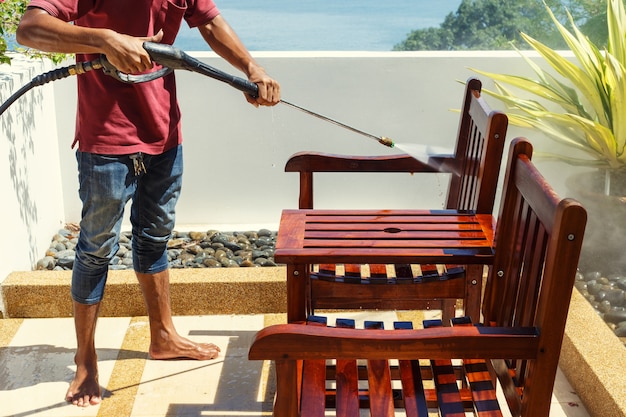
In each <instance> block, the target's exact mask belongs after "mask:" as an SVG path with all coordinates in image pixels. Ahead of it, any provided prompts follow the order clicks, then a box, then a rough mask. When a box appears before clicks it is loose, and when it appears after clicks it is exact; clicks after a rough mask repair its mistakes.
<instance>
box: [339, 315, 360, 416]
mask: <svg viewBox="0 0 626 417" xmlns="http://www.w3.org/2000/svg"><path fill="white" fill-rule="evenodd" d="M337 327H339V328H344V329H354V320H337ZM335 380H336V381H337V391H336V401H335V403H336V406H335V408H336V409H337V417H359V371H358V368H357V363H356V361H355V360H345V359H337V364H336V371H335Z"/></svg>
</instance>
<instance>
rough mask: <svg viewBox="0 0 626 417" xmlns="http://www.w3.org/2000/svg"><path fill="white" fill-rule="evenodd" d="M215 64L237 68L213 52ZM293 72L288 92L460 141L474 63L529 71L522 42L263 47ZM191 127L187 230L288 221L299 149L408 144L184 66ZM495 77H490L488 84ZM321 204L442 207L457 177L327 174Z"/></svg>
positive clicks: (353, 150) (184, 210)
mask: <svg viewBox="0 0 626 417" xmlns="http://www.w3.org/2000/svg"><path fill="white" fill-rule="evenodd" d="M194 55H195V56H196V57H198V58H200V59H201V60H202V61H203V62H205V63H207V64H209V65H212V66H214V67H217V68H220V69H222V70H225V71H227V72H230V73H233V74H237V73H236V71H234V70H233V69H232V68H230V67H229V66H228V64H226V63H225V62H224V61H223V60H221V59H220V58H219V57H217V56H216V55H214V54H212V53H196V54H194ZM255 57H256V58H257V59H258V61H259V62H260V63H261V64H262V65H263V66H264V67H265V68H266V70H267V71H268V73H269V74H271V75H272V76H274V77H275V78H276V79H278V80H279V81H280V82H281V86H282V94H283V98H284V99H285V100H287V101H290V102H292V103H294V104H297V105H300V106H302V107H305V108H308V109H310V110H313V111H316V112H318V113H321V114H324V115H326V116H329V117H332V118H334V119H337V120H339V121H341V122H343V123H346V124H349V125H352V126H354V127H356V128H358V129H360V130H363V131H366V132H369V133H373V134H374V135H376V136H380V135H383V136H388V137H391V138H393V139H394V140H395V141H396V142H397V143H426V144H436V145H440V146H446V147H452V146H453V145H454V138H455V134H456V129H457V122H458V114H457V113H455V112H454V111H453V109H458V108H459V107H460V105H461V98H462V94H463V89H464V86H463V85H462V84H461V83H460V82H459V81H465V80H466V79H467V78H468V77H470V76H472V75H476V74H475V73H473V72H472V71H470V70H469V69H468V67H475V68H480V69H484V70H488V71H501V72H519V71H520V68H521V67H523V66H524V65H525V64H524V63H523V61H522V59H521V58H520V57H519V56H518V55H517V54H516V53H513V52H497V53H496V52H460V53H448V52H414V53H395V52H387V53H346V52H338V53H333V52H328V53H323V52H315V53H302V52H301V53H297V52H290V53H256V54H255ZM177 78H178V85H179V94H178V95H179V100H180V104H181V108H182V112H183V126H184V135H185V164H186V166H185V169H186V174H185V175H186V176H185V183H184V189H183V195H182V197H181V200H180V203H179V206H178V222H177V225H178V227H179V228H189V227H193V226H190V225H198V224H202V225H208V226H215V227H219V228H222V230H226V229H230V230H240V229H246V228H249V227H260V226H266V227H270V228H275V227H277V224H278V221H279V218H280V212H281V210H282V209H283V208H294V207H296V205H297V193H298V190H297V187H298V185H297V184H298V182H297V181H298V180H297V174H293V173H284V172H283V169H284V165H285V162H286V161H287V159H288V158H289V156H290V155H292V154H293V153H295V152H298V151H304V150H311V151H319V152H327V153H347V154H354V155H376V154H390V153H397V152H400V151H399V150H391V149H389V148H387V147H384V146H382V145H380V144H379V143H377V142H376V141H375V140H373V139H369V138H366V137H363V136H360V135H357V134H354V133H352V132H349V131H347V130H344V129H341V128H339V127H337V126H335V125H332V124H329V123H326V122H323V121H321V120H319V119H317V118H314V117H312V116H310V115H306V114H304V113H302V112H299V111H297V110H295V109H292V108H290V107H288V106H286V105H284V104H279V105H278V106H276V107H274V108H259V109H255V108H254V107H252V106H250V105H249V104H248V103H247V102H245V100H244V99H243V96H242V94H241V93H239V92H238V91H236V90H234V89H233V88H231V87H230V86H227V85H225V84H222V83H220V82H218V81H215V80H212V79H209V78H206V77H203V76H201V75H198V74H194V73H190V72H184V71H178V72H177ZM74 83H75V80H74V79H67V80H63V81H59V82H57V83H56V84H55V87H56V90H55V91H56V99H57V108H58V116H57V123H58V125H59V132H60V141H59V143H60V155H61V159H62V164H61V165H62V170H63V184H64V201H65V203H66V206H65V207H66V211H65V213H66V219H67V220H68V221H77V220H78V218H79V214H80V203H79V201H78V197H77V196H76V194H77V193H76V188H77V185H76V174H75V160H74V154H73V152H72V151H70V149H69V145H70V143H71V141H72V134H73V128H74V113H73V112H74V107H73V105H71V103H73V102H74V101H75V99H74V96H75V90H74ZM485 84H487V85H488V83H485ZM316 185H317V191H318V192H319V194H317V202H316V206H318V207H323V208H324V207H381V205H384V206H387V207H390V208H391V207H394V208H402V207H420V206H423V207H432V206H433V204H441V201H442V199H443V198H444V197H445V192H446V187H447V182H446V178H445V177H442V178H440V179H438V180H437V181H432V180H429V181H427V182H424V181H422V182H420V181H419V179H418V178H416V177H411V176H410V175H399V174H398V175H396V174H390V175H388V176H382V177H381V176H380V175H374V174H372V175H358V176H349V175H337V174H324V175H321V176H320V178H319V180H318V181H317V182H316Z"/></svg>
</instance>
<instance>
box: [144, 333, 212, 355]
mask: <svg viewBox="0 0 626 417" xmlns="http://www.w3.org/2000/svg"><path fill="white" fill-rule="evenodd" d="M220 352H221V349H220V348H219V347H218V346H216V345H214V344H213V343H196V342H192V341H191V340H189V339H185V338H184V337H181V336H179V335H173V336H170V335H168V334H167V333H166V332H161V337H160V338H159V339H158V340H152V342H151V343H150V357H151V358H152V359H196V360H200V361H204V360H209V359H215V358H217V356H218V355H219V353H220Z"/></svg>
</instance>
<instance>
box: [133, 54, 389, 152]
mask: <svg viewBox="0 0 626 417" xmlns="http://www.w3.org/2000/svg"><path fill="white" fill-rule="evenodd" d="M143 47H144V49H145V50H146V51H148V53H149V54H150V58H152V60H153V61H154V62H157V63H159V64H161V65H162V66H164V67H168V68H170V69H185V70H188V71H193V72H197V73H200V74H203V75H207V76H209V77H211V78H214V79H216V80H219V81H222V82H225V83H227V84H229V85H230V86H232V87H234V88H236V89H238V90H240V91H243V92H244V93H246V94H248V95H250V96H251V97H254V98H256V97H258V95H259V87H258V86H257V85H256V84H255V83H253V82H251V81H248V80H246V79H244V78H240V77H236V76H234V75H231V74H228V73H225V72H223V71H220V70H218V69H216V68H213V67H211V66H210V65H207V64H204V63H203V62H200V61H199V60H197V59H195V58H193V57H191V56H189V55H188V54H186V53H185V52H184V51H182V50H180V49H178V48H176V47H173V46H171V45H165V44H162V43H154V42H144V44H143ZM280 102H281V103H283V104H286V105H287V106H289V107H292V108H294V109H297V110H300V111H302V112H304V113H306V114H309V115H311V116H314V117H317V118H318V119H321V120H324V121H326V122H329V123H332V124H334V125H336V126H339V127H342V128H344V129H347V130H349V131H351V132H354V133H357V134H359V135H362V136H365V137H368V138H371V139H374V140H376V141H378V142H379V143H380V144H382V145H385V146H388V147H390V148H393V147H394V143H393V141H392V140H391V139H390V138H387V137H385V136H375V135H372V134H370V133H367V132H364V131H362V130H359V129H356V128H354V127H352V126H348V125H347V124H345V123H341V122H339V121H337V120H334V119H331V118H330V117H327V116H324V115H322V114H319V113H316V112H314V111H311V110H308V109H305V108H304V107H301V106H298V105H296V104H293V103H290V102H288V101H286V100H281V101H280Z"/></svg>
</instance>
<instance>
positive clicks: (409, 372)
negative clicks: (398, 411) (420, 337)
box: [394, 322, 428, 417]
mask: <svg viewBox="0 0 626 417" xmlns="http://www.w3.org/2000/svg"><path fill="white" fill-rule="evenodd" d="M412 328H413V323H411V322H396V323H394V329H412ZM398 367H399V369H400V380H401V381H402V394H403V398H404V408H405V411H406V416H407V417H428V403H427V402H426V394H425V392H424V381H423V380H422V372H421V369H420V363H419V360H418V359H415V360H401V361H399V364H398Z"/></svg>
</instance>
